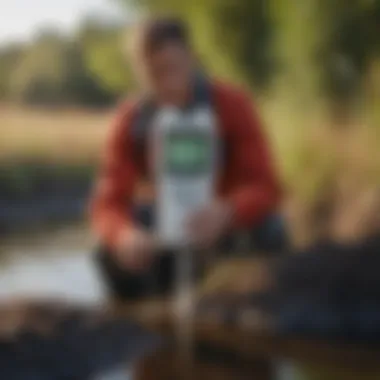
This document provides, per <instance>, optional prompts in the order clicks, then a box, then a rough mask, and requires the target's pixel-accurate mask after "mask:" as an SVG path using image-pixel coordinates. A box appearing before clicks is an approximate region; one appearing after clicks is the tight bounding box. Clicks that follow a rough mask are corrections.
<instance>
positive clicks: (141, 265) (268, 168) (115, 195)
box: [90, 17, 287, 298]
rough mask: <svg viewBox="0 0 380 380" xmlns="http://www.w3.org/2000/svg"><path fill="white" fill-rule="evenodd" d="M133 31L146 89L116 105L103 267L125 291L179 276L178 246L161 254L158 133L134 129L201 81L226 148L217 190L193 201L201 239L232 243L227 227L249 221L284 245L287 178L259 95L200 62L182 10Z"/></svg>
mask: <svg viewBox="0 0 380 380" xmlns="http://www.w3.org/2000/svg"><path fill="white" fill-rule="evenodd" d="M133 41H134V45H133V49H132V54H131V58H132V66H133V68H134V69H135V73H136V78H138V80H139V84H140V85H141V89H142V95H139V96H137V97H135V98H129V99H127V100H126V101H125V102H122V103H121V105H120V108H119V110H118V111H117V112H116V117H115V120H114V122H113V124H112V126H111V130H110V135H109V139H108V142H107V144H106V148H105V154H104V158H103V161H102V163H101V170H100V174H99V177H98V180H97V182H96V186H95V190H94V193H93V196H92V199H91V207H90V211H91V221H92V226H93V229H94V231H95V234H96V236H97V238H98V240H99V242H100V248H99V250H98V255H97V256H98V262H99V264H100V268H101V271H102V273H103V275H104V276H105V279H106V281H107V283H108V284H109V285H110V287H111V290H112V291H113V292H114V294H115V295H116V296H119V297H122V298H135V297H141V296H144V295H146V294H148V293H149V294H150V292H152V289H153V288H154V289H156V292H160V293H163V292H166V291H168V290H169V289H170V288H171V286H172V284H173V276H174V272H175V265H174V261H175V259H174V257H175V252H173V251H170V250H169V251H165V252H160V254H157V253H158V252H157V251H158V250H159V248H158V247H157V245H156V242H155V239H154V238H153V235H152V228H154V212H153V210H154V208H153V207H152V205H153V203H154V179H153V178H152V176H150V175H149V173H150V171H149V162H150V161H149V159H148V158H149V157H150V153H151V150H152V149H151V147H150V146H149V142H148V141H149V139H141V136H140V138H137V137H136V133H135V131H136V125H137V126H138V128H140V132H141V124H143V125H144V128H145V129H144V128H143V129H142V130H145V131H146V130H148V128H147V125H148V126H152V125H150V124H152V123H151V120H152V119H151V118H150V117H149V116H147V114H148V115H149V114H152V112H150V113H149V112H147V111H146V110H147V109H149V110H150V111H152V109H154V110H157V109H160V108H161V107H164V106H167V105H172V106H177V107H185V106H186V105H187V104H189V103H190V102H191V101H192V100H193V98H194V97H195V96H196V91H195V88H196V84H199V83H200V84H201V87H202V86H203V88H207V90H208V92H209V96H210V99H211V101H212V105H213V108H214V112H215V114H216V116H217V120H218V130H219V134H220V136H222V139H223V147H224V151H225V154H224V160H223V162H222V163H221V166H222V167H221V173H222V174H221V178H220V181H219V183H218V186H217V188H216V189H215V190H216V198H217V199H215V201H213V202H212V204H210V205H208V206H206V207H205V208H204V209H203V210H194V215H193V216H192V217H191V218H190V220H189V223H188V230H189V236H191V239H192V242H193V243H194V244H196V245H197V246H198V247H199V248H200V249H204V250H207V249H208V248H210V247H214V246H216V245H217V244H218V243H220V242H221V241H222V240H223V239H224V240H226V241H227V242H225V244H224V246H225V247H227V246H230V247H231V241H232V240H231V238H229V239H228V238H227V237H231V236H236V233H237V232H238V231H243V230H248V231H249V234H250V237H252V240H253V242H254V244H255V247H256V248H258V249H260V250H269V251H278V250H281V249H282V248H283V247H284V245H285V244H286V241H287V239H286V233H285V229H284V228H283V226H282V223H281V220H280V218H279V217H278V215H277V214H278V208H279V204H280V202H281V187H280V184H279V180H278V178H277V175H276V173H275V171H274V168H273V163H272V157H271V154H270V151H269V147H268V143H267V141H266V139H265V136H264V133H263V131H262V126H261V122H260V119H259V116H258V114H257V112H256V110H255V109H254V106H253V104H252V100H251V97H250V95H248V94H247V93H246V92H245V91H244V90H242V89H240V88H238V87H235V86H234V85H231V84H228V83H223V82H222V81H220V80H218V79H214V78H212V77H211V76H209V75H207V73H205V71H204V70H202V69H200V65H199V63H198V61H197V58H196V56H195V53H194V51H193V49H192V44H191V41H190V37H189V32H188V30H187V27H186V25H185V24H184V23H183V22H182V21H181V20H179V19H176V18H173V17H157V18H153V19H150V20H148V21H145V22H143V23H141V25H140V26H139V27H138V28H137V29H136V33H135V36H134V39H133ZM198 87H199V86H198ZM147 104H149V105H150V107H147ZM153 113H154V112H153ZM140 135H141V133H140ZM141 189H144V190H145V191H143V190H141ZM228 241H229V242H230V243H228ZM152 284H154V285H152ZM149 289H150V290H149Z"/></svg>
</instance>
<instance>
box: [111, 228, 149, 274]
mask: <svg viewBox="0 0 380 380" xmlns="http://www.w3.org/2000/svg"><path fill="white" fill-rule="evenodd" d="M154 249H155V243H154V239H153V237H152V236H151V235H150V234H149V233H148V232H146V231H144V230H140V229H135V230H126V231H123V232H122V233H121V235H120V237H119V241H118V244H117V249H116V259H117V261H118V262H119V264H120V265H122V266H123V267H124V268H127V269H129V270H131V271H133V272H143V271H145V270H146V269H148V268H149V266H150V265H151V263H152V260H153V254H154Z"/></svg>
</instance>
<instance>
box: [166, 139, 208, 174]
mask: <svg viewBox="0 0 380 380" xmlns="http://www.w3.org/2000/svg"><path fill="white" fill-rule="evenodd" d="M165 145H166V146H165V163H166V168H167V169H168V170H169V172H170V173H175V174H178V175H189V174H190V175H191V174H202V173H205V172H207V171H209V170H210V169H211V163H212V144H211V141H210V138H209V136H208V135H206V134H204V133H175V134H174V133H172V134H171V135H169V136H168V138H167V139H166V144H165Z"/></svg>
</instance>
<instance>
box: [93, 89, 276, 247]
mask: <svg viewBox="0 0 380 380" xmlns="http://www.w3.org/2000/svg"><path fill="white" fill-rule="evenodd" d="M211 96H212V98H213V104H214V107H215V112H216V115H217V118H218V124H219V128H220V131H219V132H220V135H221V136H222V137H223V138H224V141H226V142H227V144H228V155H226V162H225V164H224V168H222V175H221V178H220V181H219V184H218V186H217V194H218V196H220V197H222V198H225V199H228V200H229V201H230V202H231V203H232V205H233V207H234V211H235V218H234V223H235V227H236V228H244V227H252V226H254V225H255V224H257V223H259V222H260V221H261V220H262V219H263V218H264V217H265V216H267V215H268V214H269V213H271V212H273V211H274V210H275V209H276V208H277V206H278V204H279V201H280V193H281V192H280V187H279V183H278V179H277V177H276V175H275V172H274V170H273V167H272V162H271V161H272V160H271V156H270V153H269V150H268V144H267V142H266V140H265V137H264V135H263V133H262V127H261V122H260V120H259V117H258V115H257V113H256V111H255V110H254V109H253V106H252V101H251V98H250V96H249V95H247V94H245V93H244V92H242V91H241V90H239V89H236V88H235V87H233V86H230V85H226V84H221V83H217V82H212V83H211ZM136 109H137V107H136V104H135V102H131V101H127V102H125V103H124V104H122V107H121V108H120V111H119V112H118V113H117V115H116V119H115V121H114V123H113V125H112V126H111V131H110V136H109V141H108V143H107V145H106V149H105V155H104V157H103V162H102V165H101V172H100V175H99V178H98V181H97V185H96V187H95V190H94V194H93V197H92V202H91V219H92V224H93V227H94V230H95V232H96V234H97V236H98V237H99V238H100V240H101V241H102V242H105V243H107V244H109V245H110V246H112V245H113V244H114V243H115V241H116V240H117V239H118V236H119V234H120V232H121V231H124V230H125V228H130V227H133V226H134V224H135V221H134V220H133V219H132V216H131V214H129V213H128V206H129V205H132V202H133V201H135V199H136V197H138V196H139V191H138V186H137V185H139V184H140V182H141V181H140V180H141V179H142V175H141V173H142V168H140V167H139V165H138V164H137V163H136V162H135V160H134V157H133V155H132V151H133V149H131V144H133V140H132V137H131V136H130V134H129V132H130V131H129V128H130V126H131V120H132V118H133V116H134V113H135V111H136ZM149 186H150V187H151V189H152V190H153V191H152V192H151V195H152V194H153V196H154V184H149ZM140 195H141V194H140Z"/></svg>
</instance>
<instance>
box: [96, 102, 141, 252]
mask: <svg viewBox="0 0 380 380" xmlns="http://www.w3.org/2000/svg"><path fill="white" fill-rule="evenodd" d="M133 112H134V110H133V106H132V104H124V105H123V106H122V107H121V108H120V110H119V111H118V112H117V114H116V117H115V119H114V121H113V123H112V124H111V128H110V131H109V136H108V140H107V143H106V146H105V150H104V152H103V156H102V158H101V163H100V173H99V174H98V178H97V180H96V183H95V188H94V191H93V195H92V197H91V201H90V218H91V224H92V228H93V231H94V232H95V235H96V237H97V238H98V240H100V243H101V244H106V245H108V246H110V247H114V246H115V245H116V244H117V242H118V239H119V237H120V234H121V232H124V231H128V230H130V229H131V228H133V219H132V213H131V204H132V197H133V193H134V188H135V182H136V172H137V168H136V167H135V164H134V162H133V156H132V149H131V148H132V139H131V136H130V124H131V119H132V113H133Z"/></svg>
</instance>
